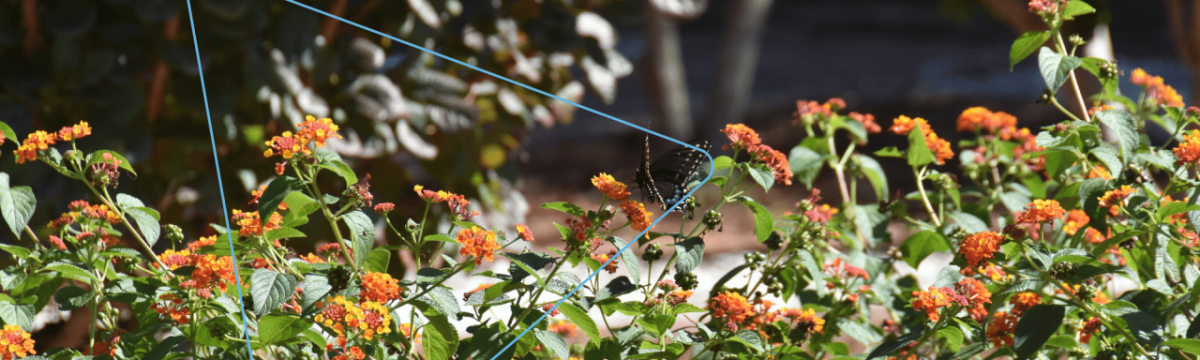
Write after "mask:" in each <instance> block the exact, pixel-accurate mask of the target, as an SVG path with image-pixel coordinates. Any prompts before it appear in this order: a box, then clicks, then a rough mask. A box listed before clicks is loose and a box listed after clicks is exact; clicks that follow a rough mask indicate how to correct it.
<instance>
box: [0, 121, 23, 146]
mask: <svg viewBox="0 0 1200 360" xmlns="http://www.w3.org/2000/svg"><path fill="white" fill-rule="evenodd" d="M0 135H4V138H5V139H9V141H12V142H13V143H16V144H17V145H18V146H20V145H21V142H20V140H19V139H17V133H16V132H13V129H12V128H11V127H9V126H8V124H5V123H4V122H3V121H0Z"/></svg>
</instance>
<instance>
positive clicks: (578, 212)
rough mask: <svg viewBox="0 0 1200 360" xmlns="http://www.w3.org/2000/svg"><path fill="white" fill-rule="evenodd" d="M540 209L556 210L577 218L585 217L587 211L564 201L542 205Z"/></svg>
mask: <svg viewBox="0 0 1200 360" xmlns="http://www.w3.org/2000/svg"><path fill="white" fill-rule="evenodd" d="M542 208H543V209H550V210H558V211H562V212H564V213H567V214H570V215H574V216H578V217H585V216H587V211H584V210H583V209H582V208H580V207H579V206H578V205H575V204H572V203H569V202H566V201H559V202H549V203H545V204H542Z"/></svg>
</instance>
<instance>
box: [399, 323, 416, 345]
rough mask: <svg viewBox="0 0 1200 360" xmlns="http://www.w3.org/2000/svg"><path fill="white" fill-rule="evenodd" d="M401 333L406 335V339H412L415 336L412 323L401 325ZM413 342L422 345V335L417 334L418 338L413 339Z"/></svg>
mask: <svg viewBox="0 0 1200 360" xmlns="http://www.w3.org/2000/svg"><path fill="white" fill-rule="evenodd" d="M400 333H401V334H404V337H412V336H413V333H412V324H410V323H403V324H400ZM412 341H413V343H417V344H420V343H421V334H417V336H416V337H414V338H412Z"/></svg>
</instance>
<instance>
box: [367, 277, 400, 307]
mask: <svg viewBox="0 0 1200 360" xmlns="http://www.w3.org/2000/svg"><path fill="white" fill-rule="evenodd" d="M399 283H400V280H397V279H393V278H392V275H389V274H386V273H377V272H370V271H368V272H367V273H366V274H365V275H363V277H362V293H361V294H360V295H359V297H361V298H362V300H363V301H377V302H381V303H382V302H388V301H391V300H400V292H401V291H402V289H401V288H400V285H399Z"/></svg>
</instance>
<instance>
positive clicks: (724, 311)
mask: <svg viewBox="0 0 1200 360" xmlns="http://www.w3.org/2000/svg"><path fill="white" fill-rule="evenodd" d="M708 308H709V309H710V310H712V311H713V317H716V318H721V319H725V320H727V321H728V322H730V323H733V324H735V325H736V324H740V323H742V322H745V321H746V320H747V319H749V318H750V317H752V316H754V308H753V307H752V306H750V302H749V301H747V300H746V297H744V296H742V295H741V294H738V293H735V292H732V291H725V292H722V293H720V294H718V295H717V296H715V297H713V298H712V300H711V302H710V303H709V304H708Z"/></svg>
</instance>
